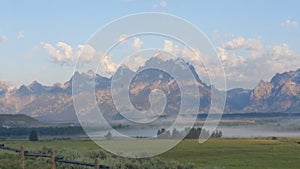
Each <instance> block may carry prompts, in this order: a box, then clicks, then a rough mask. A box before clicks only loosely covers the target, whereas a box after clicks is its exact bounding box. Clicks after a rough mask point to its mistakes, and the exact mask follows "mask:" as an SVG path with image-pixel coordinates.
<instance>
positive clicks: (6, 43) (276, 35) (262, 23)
mask: <svg viewBox="0 0 300 169" xmlns="http://www.w3.org/2000/svg"><path fill="white" fill-rule="evenodd" d="M0 4H1V10H0V21H1V22H0V58H1V62H0V69H1V71H0V80H4V81H7V82H8V83H11V84H14V85H16V86H18V85H20V84H30V83H31V82H32V81H34V80H38V81H39V82H41V83H44V84H48V85H49V84H52V83H54V82H65V81H67V80H68V79H69V78H70V76H71V75H72V72H73V70H74V67H72V66H70V65H68V64H61V63H58V61H57V60H54V59H55V58H54V57H53V56H51V54H50V53H49V50H47V48H46V47H45V44H49V46H52V47H55V45H56V44H57V43H58V42H63V43H65V44H68V46H71V47H72V48H73V49H74V50H75V48H76V47H77V46H78V45H80V44H85V42H86V41H87V39H88V38H89V37H90V36H91V35H92V34H93V33H94V32H95V31H97V30H98V29H99V28H101V27H102V26H104V25H105V24H107V23H109V22H111V21H112V20H115V19H118V18H120V17H122V16H125V15H129V14H134V13H139V12H164V13H169V14H173V15H176V16H179V17H181V18H184V19H186V20H188V21H190V22H191V23H193V24H194V25H196V26H197V27H198V28H199V29H200V30H202V31H203V32H204V33H205V34H206V35H207V37H208V38H209V39H210V40H211V41H212V42H213V44H214V45H215V46H216V48H218V49H217V51H218V52H219V54H220V55H221V54H222V56H223V57H222V59H221V60H222V61H224V62H225V63H224V65H225V71H227V73H228V75H227V76H228V83H229V87H238V86H241V87H246V88H251V87H253V86H254V85H255V84H257V83H258V81H259V80H260V79H264V80H269V79H270V78H271V76H272V74H274V73H276V71H277V72H283V71H287V70H293V69H296V68H297V66H298V63H300V55H299V53H300V48H299V45H300V25H299V24H300V12H299V6H300V4H299V2H297V1H271V0H269V1H261V0H251V1H250V0H248V1H234V0H232V1H229V0H227V1H226V0H224V1H217V0H212V1H179V0H178V1H175V0H158V1H138V0H117V1H91V2H85V1H78V2H74V1H55V0H54V1H48V2H45V1H8V0H7V1H1V2H0ZM255 44H258V45H261V47H258V48H255V49H254V50H248V49H249V45H250V46H251V45H255ZM234 45H235V46H234ZM49 46H48V47H49ZM222 52H223V53H222ZM74 53H75V52H74ZM286 56H287V57H286ZM249 57H252V58H250V59H249ZM257 58H259V59H257ZM297 58H298V60H299V62H297V61H298V60H297ZM270 60H271V61H270ZM260 62H261V63H262V64H261V65H260V64H259V63H260ZM226 66H227V67H226ZM261 67H264V68H263V69H261V70H259V71H257V74H255V73H253V72H251V73H249V71H250V70H251V69H256V68H261ZM298 67H299V68H300V64H299V66H298ZM247 71H248V72H247ZM241 72H242V73H243V74H238V73H241ZM262 72H266V73H262ZM259 73H262V74H259ZM250 76H251V77H250ZM236 77H240V78H239V79H237V78H236ZM243 78H245V79H248V81H247V80H243ZM249 81H251V83H249Z"/></svg>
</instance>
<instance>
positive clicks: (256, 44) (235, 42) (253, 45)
mask: <svg viewBox="0 0 300 169" xmlns="http://www.w3.org/2000/svg"><path fill="white" fill-rule="evenodd" d="M223 47H224V48H225V49H230V50H234V49H241V48H245V49H247V50H259V49H261V47H262V44H261V41H260V40H258V39H245V38H243V37H238V38H235V39H232V40H231V41H228V42H226V43H224V44H223Z"/></svg>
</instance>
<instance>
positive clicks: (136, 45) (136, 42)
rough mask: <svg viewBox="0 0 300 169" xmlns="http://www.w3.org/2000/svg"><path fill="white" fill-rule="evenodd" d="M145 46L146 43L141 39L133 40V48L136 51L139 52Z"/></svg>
mask: <svg viewBox="0 0 300 169" xmlns="http://www.w3.org/2000/svg"><path fill="white" fill-rule="evenodd" d="M143 44H144V42H143V41H142V40H141V39H140V38H137V37H135V38H134V40H133V44H132V47H133V48H134V49H135V50H139V49H141V47H142V45H143Z"/></svg>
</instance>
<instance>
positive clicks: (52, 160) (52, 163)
mask: <svg viewBox="0 0 300 169" xmlns="http://www.w3.org/2000/svg"><path fill="white" fill-rule="evenodd" d="M51 169H56V165H55V153H54V151H53V150H51Z"/></svg>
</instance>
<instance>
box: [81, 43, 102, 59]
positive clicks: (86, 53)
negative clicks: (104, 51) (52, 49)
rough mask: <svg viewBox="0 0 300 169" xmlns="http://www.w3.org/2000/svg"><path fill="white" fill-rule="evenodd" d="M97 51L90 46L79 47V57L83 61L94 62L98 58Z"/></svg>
mask: <svg viewBox="0 0 300 169" xmlns="http://www.w3.org/2000/svg"><path fill="white" fill-rule="evenodd" d="M96 52H97V51H96V49H94V48H93V47H92V46H90V45H78V46H77V51H76V54H77V57H79V59H80V60H83V61H92V60H93V59H94V58H95V56H96Z"/></svg>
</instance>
